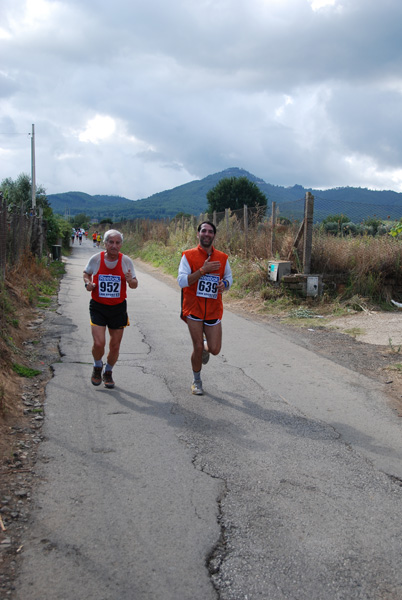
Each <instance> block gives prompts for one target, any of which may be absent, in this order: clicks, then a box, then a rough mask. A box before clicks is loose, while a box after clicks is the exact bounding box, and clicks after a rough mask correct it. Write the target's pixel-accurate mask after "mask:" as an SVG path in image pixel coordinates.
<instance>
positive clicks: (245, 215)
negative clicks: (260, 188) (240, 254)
mask: <svg viewBox="0 0 402 600" xmlns="http://www.w3.org/2000/svg"><path fill="white" fill-rule="evenodd" d="M243 214H244V250H245V256H246V257H247V254H248V211H247V204H244V206H243Z"/></svg>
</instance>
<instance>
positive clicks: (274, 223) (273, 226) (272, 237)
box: [271, 202, 276, 258]
mask: <svg viewBox="0 0 402 600" xmlns="http://www.w3.org/2000/svg"><path fill="white" fill-rule="evenodd" d="M275 227H276V202H272V214H271V257H272V258H274V256H275V254H274V245H275Z"/></svg>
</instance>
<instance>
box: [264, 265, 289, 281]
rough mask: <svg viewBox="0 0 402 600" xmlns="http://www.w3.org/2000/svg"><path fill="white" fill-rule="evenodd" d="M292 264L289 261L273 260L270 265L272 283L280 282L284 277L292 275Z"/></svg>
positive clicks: (269, 273) (269, 271)
mask: <svg viewBox="0 0 402 600" xmlns="http://www.w3.org/2000/svg"><path fill="white" fill-rule="evenodd" d="M290 271H291V262H290V261H288V260H272V261H270V262H269V263H268V275H269V278H270V280H271V281H275V282H279V281H280V280H281V279H282V277H283V276H284V275H290Z"/></svg>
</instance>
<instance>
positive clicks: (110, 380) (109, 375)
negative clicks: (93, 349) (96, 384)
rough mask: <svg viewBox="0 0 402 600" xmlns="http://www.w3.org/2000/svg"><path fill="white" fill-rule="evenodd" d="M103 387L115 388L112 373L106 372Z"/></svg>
mask: <svg viewBox="0 0 402 600" xmlns="http://www.w3.org/2000/svg"><path fill="white" fill-rule="evenodd" d="M103 385H104V386H105V387H106V388H108V389H110V390H111V389H112V388H114V381H113V377H112V371H105V372H104V373H103Z"/></svg>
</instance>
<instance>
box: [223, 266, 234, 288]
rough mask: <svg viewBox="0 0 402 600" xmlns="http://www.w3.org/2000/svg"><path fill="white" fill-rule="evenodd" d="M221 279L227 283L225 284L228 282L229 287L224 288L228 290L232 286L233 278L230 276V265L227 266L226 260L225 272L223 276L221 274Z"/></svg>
mask: <svg viewBox="0 0 402 600" xmlns="http://www.w3.org/2000/svg"><path fill="white" fill-rule="evenodd" d="M223 279H224V280H225V281H227V282H228V284H229V287H228V288H226V289H230V287H231V286H232V284H233V276H232V269H231V268H230V264H229V261H228V260H227V261H226V265H225V272H224V274H223Z"/></svg>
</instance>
